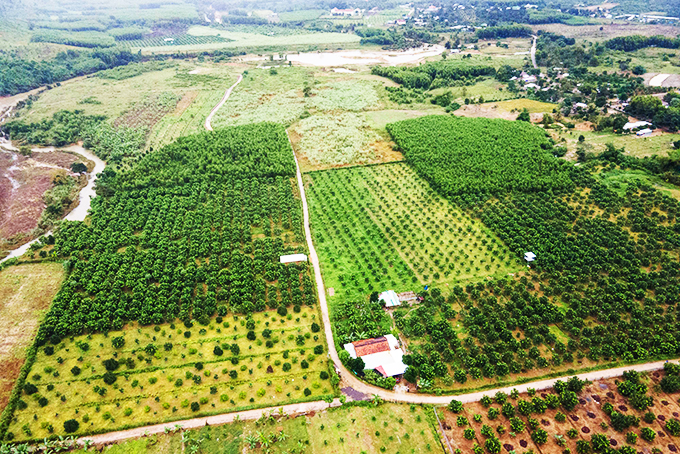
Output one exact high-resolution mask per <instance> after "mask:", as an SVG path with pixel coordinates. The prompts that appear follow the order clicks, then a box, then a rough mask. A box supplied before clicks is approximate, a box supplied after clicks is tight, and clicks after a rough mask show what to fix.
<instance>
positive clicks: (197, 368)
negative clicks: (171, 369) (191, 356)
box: [194, 361, 203, 370]
mask: <svg viewBox="0 0 680 454" xmlns="http://www.w3.org/2000/svg"><path fill="white" fill-rule="evenodd" d="M194 367H195V368H196V370H203V363H202V362H200V361H198V362H196V364H194Z"/></svg>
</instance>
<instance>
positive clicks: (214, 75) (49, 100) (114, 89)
mask: <svg viewBox="0 0 680 454" xmlns="http://www.w3.org/2000/svg"><path fill="white" fill-rule="evenodd" d="M195 69H196V65H195V64H193V63H189V62H183V63H181V64H180V65H179V66H178V67H176V68H167V69H163V70H161V71H151V72H147V73H144V74H141V75H138V76H134V77H130V78H127V79H122V80H113V79H101V78H98V77H89V78H84V79H81V80H79V81H77V82H73V83H69V84H68V85H62V86H61V87H55V88H53V89H52V90H47V91H46V92H44V93H42V94H41V95H40V98H39V99H38V101H36V102H34V103H33V107H32V108H31V109H29V110H25V111H23V112H22V117H23V118H24V119H26V120H28V121H38V120H41V119H43V118H47V117H51V116H52V114H53V113H55V112H57V111H59V110H76V109H80V110H83V111H84V112H85V113H87V114H89V115H106V116H107V117H109V118H111V119H115V118H118V117H119V116H121V115H122V114H123V113H124V112H125V111H127V110H128V109H129V108H130V107H132V105H133V104H134V103H135V102H136V101H138V100H141V99H144V98H145V97H150V96H154V95H155V96H158V95H160V94H162V93H164V92H172V93H174V94H175V95H177V96H180V97H182V96H184V94H185V93H187V92H188V91H192V90H208V91H215V92H219V91H221V92H222V94H224V90H225V89H226V88H227V87H229V86H230V85H231V84H233V83H234V81H235V80H236V73H237V72H238V71H239V68H233V67H230V66H224V65H222V66H217V65H216V68H215V70H214V71H211V72H210V73H208V74H200V73H199V74H191V71H193V70H195ZM84 100H86V101H85V102H83V101H84ZM88 101H89V102H88ZM92 101H97V102H99V103H101V104H93V103H92Z"/></svg>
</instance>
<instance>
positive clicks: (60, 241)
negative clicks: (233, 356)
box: [38, 124, 314, 344]
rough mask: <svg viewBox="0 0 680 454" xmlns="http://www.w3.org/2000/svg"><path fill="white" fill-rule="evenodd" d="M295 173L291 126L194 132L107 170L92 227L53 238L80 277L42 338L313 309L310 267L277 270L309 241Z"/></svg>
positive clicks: (72, 280) (75, 226) (71, 282)
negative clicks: (129, 165) (127, 165)
mask: <svg viewBox="0 0 680 454" xmlns="http://www.w3.org/2000/svg"><path fill="white" fill-rule="evenodd" d="M294 169H295V163H294V161H293V158H292V154H291V151H290V148H289V144H288V141H287V138H286V135H285V131H284V129H283V128H282V127H280V126H277V125H273V124H258V125H251V126H245V127H240V128H229V129H224V130H221V131H218V132H216V133H214V134H209V133H205V134H198V135H195V136H189V137H185V138H182V139H180V140H179V141H177V142H176V143H174V144H171V145H168V146H166V147H165V148H163V149H162V150H160V151H157V152H154V153H151V154H148V155H147V156H145V157H144V158H142V159H141V160H140V161H139V162H138V164H137V165H136V166H135V167H134V168H133V169H131V170H130V171H126V172H121V173H119V174H116V173H115V172H114V171H112V170H110V169H107V170H105V171H104V173H103V174H102V176H101V178H100V181H98V185H97V191H98V193H99V194H100V197H98V198H96V199H95V200H94V202H93V206H92V216H91V218H92V222H91V223H90V224H89V225H88V224H85V223H82V222H73V223H68V222H67V223H64V224H63V226H62V228H61V229H60V231H59V232H58V234H57V235H56V243H55V248H54V251H55V253H56V254H57V255H58V256H60V257H64V258H68V259H69V261H68V266H69V268H70V269H71V273H70V275H69V278H68V279H67V281H66V282H65V284H64V285H63V288H62V289H61V291H60V292H59V294H58V295H57V297H56V298H55V301H54V303H53V305H52V307H51V309H50V311H49V313H48V314H47V316H46V318H45V321H44V323H43V325H42V326H41V328H40V331H39V334H38V343H39V344H43V343H45V342H48V341H50V342H52V341H57V342H58V340H59V339H60V338H61V337H64V336H66V335H70V334H79V333H83V332H92V331H107V330H110V329H119V328H121V327H122V326H123V324H124V323H125V322H127V321H133V320H137V321H140V322H141V323H143V324H150V323H162V322H164V321H169V320H173V319H175V318H177V317H179V318H180V319H182V320H184V321H187V322H188V321H189V320H191V319H192V318H193V319H196V320H199V321H205V320H207V319H208V318H209V317H211V316H213V315H214V314H215V313H220V314H221V315H225V314H226V313H227V312H229V311H235V312H238V313H243V314H249V313H252V312H253V311H261V310H264V309H265V308H267V307H271V308H277V307H279V306H284V307H285V306H292V305H302V304H313V303H314V293H313V286H312V284H311V281H310V277H309V275H308V273H307V271H306V264H305V265H304V266H302V265H294V264H293V265H289V266H284V265H281V264H279V263H278V258H279V256H280V255H281V254H283V253H284V252H286V251H293V250H299V249H300V242H301V238H302V236H301V235H302V233H301V225H300V223H301V218H300V213H299V210H298V202H297V201H296V200H295V197H294V194H293V189H292V188H293V186H292V184H291V180H290V179H291V177H292V175H293V174H294ZM282 310H284V311H285V309H282Z"/></svg>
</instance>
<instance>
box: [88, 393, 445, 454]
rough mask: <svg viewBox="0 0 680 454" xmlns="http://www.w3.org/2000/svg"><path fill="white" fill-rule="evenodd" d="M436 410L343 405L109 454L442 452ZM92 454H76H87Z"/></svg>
mask: <svg viewBox="0 0 680 454" xmlns="http://www.w3.org/2000/svg"><path fill="white" fill-rule="evenodd" d="M432 418H434V415H433V414H432V411H431V410H429V409H426V408H423V407H420V406H407V405H400V404H388V403H384V404H381V405H378V406H363V407H358V406H351V407H348V406H343V407H339V408H333V409H329V410H326V411H323V412H319V413H316V414H314V413H312V414H308V415H305V416H300V417H294V416H293V417H287V416H285V417H282V418H280V417H272V418H262V419H260V420H258V421H245V422H235V423H232V424H225V425H222V426H212V427H211V426H207V427H205V428H202V429H198V430H188V431H184V432H183V433H182V434H180V433H172V434H164V435H153V436H150V437H145V438H141V439H137V440H130V441H126V442H123V443H120V444H114V445H111V446H108V447H107V448H106V452H107V453H108V454H179V453H180V452H192V453H194V454H214V453H220V454H242V453H244V452H248V453H256V454H260V453H266V452H269V453H276V454H283V453H290V454H302V453H308V454H315V453H317V454H328V453H333V454H345V453H347V454H358V453H365V454H378V453H383V452H389V453H393V454H419V453H434V454H436V453H442V452H443V451H442V447H441V444H440V443H439V441H438V438H437V434H436V430H435V428H434V426H433V424H432ZM85 452H92V451H84V450H83V451H75V453H76V454H84V453H85Z"/></svg>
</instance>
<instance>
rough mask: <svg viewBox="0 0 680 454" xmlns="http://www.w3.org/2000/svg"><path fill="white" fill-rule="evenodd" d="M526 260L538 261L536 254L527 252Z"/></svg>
mask: <svg viewBox="0 0 680 454" xmlns="http://www.w3.org/2000/svg"><path fill="white" fill-rule="evenodd" d="M524 260H526V261H527V262H533V261H534V260H536V254H534V253H533V252H525V253H524Z"/></svg>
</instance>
